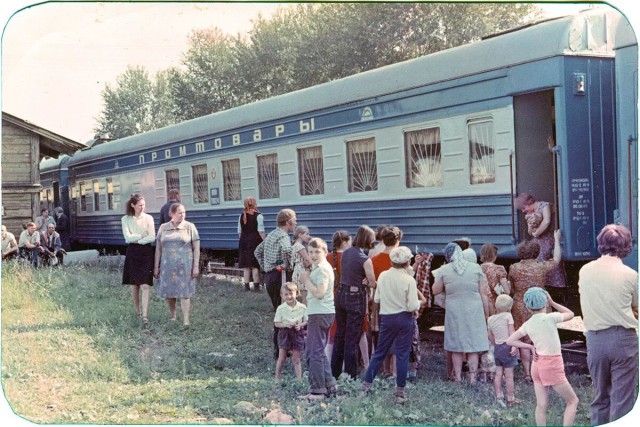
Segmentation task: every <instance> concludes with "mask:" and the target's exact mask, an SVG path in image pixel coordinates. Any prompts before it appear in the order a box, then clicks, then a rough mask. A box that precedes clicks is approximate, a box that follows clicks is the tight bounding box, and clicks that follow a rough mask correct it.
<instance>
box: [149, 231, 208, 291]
mask: <svg viewBox="0 0 640 427" xmlns="http://www.w3.org/2000/svg"><path fill="white" fill-rule="evenodd" d="M156 239H157V241H156V245H161V246H162V258H161V259H160V280H159V281H158V285H157V293H158V297H160V298H180V299H186V298H191V296H192V295H193V294H194V293H195V291H196V280H195V279H193V278H191V270H192V268H193V248H192V246H191V244H192V242H194V241H197V240H200V236H199V235H198V230H197V229H196V227H195V225H193V224H192V223H190V222H188V221H182V222H181V223H180V224H179V225H178V226H174V225H173V223H172V222H171V221H169V222H167V223H165V224H162V225H161V226H160V229H159V230H158V235H157V237H156Z"/></svg>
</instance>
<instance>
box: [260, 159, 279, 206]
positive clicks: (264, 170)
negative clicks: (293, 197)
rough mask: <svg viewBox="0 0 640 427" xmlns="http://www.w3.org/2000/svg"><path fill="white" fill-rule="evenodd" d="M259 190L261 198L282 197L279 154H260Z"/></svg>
mask: <svg viewBox="0 0 640 427" xmlns="http://www.w3.org/2000/svg"><path fill="white" fill-rule="evenodd" d="M258 191H259V195H260V198H261V199H277V198H279V197H280V174H279V172H278V155H277V154H267V155H266V156H258Z"/></svg>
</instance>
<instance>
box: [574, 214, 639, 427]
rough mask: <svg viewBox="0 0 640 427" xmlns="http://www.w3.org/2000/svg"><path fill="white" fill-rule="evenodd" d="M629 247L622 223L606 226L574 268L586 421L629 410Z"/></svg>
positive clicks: (632, 309) (634, 291)
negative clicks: (587, 384)
mask: <svg viewBox="0 0 640 427" xmlns="http://www.w3.org/2000/svg"><path fill="white" fill-rule="evenodd" d="M631 246H632V236H631V232H630V231H629V230H628V229H627V228H626V227H624V226H623V225H618V224H610V225H606V226H605V227H604V228H603V229H602V231H601V232H600V234H598V251H599V252H600V254H601V255H602V256H601V257H600V258H598V259H597V260H595V261H591V262H590V263H588V264H586V265H585V266H583V267H582V268H581V269H580V275H579V280H578V287H579V291H580V306H581V308H582V318H583V321H584V327H585V336H586V337H587V364H588V366H589V373H590V374H591V379H592V380H593V384H594V386H595V393H594V398H593V402H591V406H590V410H591V424H592V425H601V424H607V423H610V422H612V421H615V420H617V419H618V418H620V417H622V416H623V415H626V414H627V413H629V411H631V409H632V408H633V404H634V400H635V399H634V396H635V391H636V390H637V389H638V332H637V330H638V273H637V272H636V271H635V270H633V269H632V268H630V267H627V266H626V265H624V264H623V263H622V258H625V257H626V256H627V255H629V254H630V253H631Z"/></svg>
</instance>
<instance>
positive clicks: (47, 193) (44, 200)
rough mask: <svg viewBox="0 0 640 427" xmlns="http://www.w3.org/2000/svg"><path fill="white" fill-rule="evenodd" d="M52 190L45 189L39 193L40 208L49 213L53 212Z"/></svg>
mask: <svg viewBox="0 0 640 427" xmlns="http://www.w3.org/2000/svg"><path fill="white" fill-rule="evenodd" d="M52 201H53V190H52V189H51V188H45V189H44V190H42V191H41V192H40V207H41V208H47V209H48V210H49V212H53V202H52Z"/></svg>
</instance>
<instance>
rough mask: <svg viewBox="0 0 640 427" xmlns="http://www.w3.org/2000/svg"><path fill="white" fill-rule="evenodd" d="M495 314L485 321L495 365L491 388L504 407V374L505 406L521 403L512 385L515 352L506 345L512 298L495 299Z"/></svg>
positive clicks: (511, 319)
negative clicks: (503, 384)
mask: <svg viewBox="0 0 640 427" xmlns="http://www.w3.org/2000/svg"><path fill="white" fill-rule="evenodd" d="M495 307H496V314H494V315H493V316H490V317H489V319H487V329H488V330H489V341H491V344H493V346H494V348H493V358H494V362H495V365H496V371H495V376H494V377H493V388H494V390H495V392H496V401H497V402H498V404H499V405H500V406H502V407H506V406H507V405H505V403H504V394H503V393H502V376H503V373H504V382H505V387H506V389H507V404H508V405H513V404H516V403H522V401H521V400H516V396H515V386H514V384H513V368H515V366H516V365H517V364H518V358H517V357H516V354H517V350H516V348H515V347H512V346H510V345H508V344H507V339H508V338H509V337H510V336H511V335H512V334H513V332H514V329H513V316H511V307H513V298H511V297H510V296H509V295H506V294H502V295H498V297H497V298H496V304H495Z"/></svg>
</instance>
